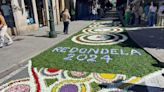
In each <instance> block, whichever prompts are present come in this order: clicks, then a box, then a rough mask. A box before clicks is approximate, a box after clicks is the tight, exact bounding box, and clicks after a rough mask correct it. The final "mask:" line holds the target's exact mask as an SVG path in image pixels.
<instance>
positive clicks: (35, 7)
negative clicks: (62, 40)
mask: <svg viewBox="0 0 164 92" xmlns="http://www.w3.org/2000/svg"><path fill="white" fill-rule="evenodd" d="M52 2H53V3H52V4H53V5H52V7H53V13H54V19H55V20H54V22H55V24H58V23H59V22H61V20H60V13H61V12H62V11H63V10H64V8H65V0H52ZM49 4H50V3H49V0H1V1H0V6H1V7H2V5H5V6H3V7H5V8H4V12H5V13H6V7H7V8H8V11H11V12H9V13H10V14H8V15H10V17H9V18H8V17H6V21H7V23H8V25H9V27H10V28H13V27H14V28H15V29H16V30H17V31H16V32H15V34H16V35H19V34H21V33H25V32H29V31H34V30H38V29H39V27H46V26H47V27H48V25H49V7H50V5H49ZM7 13H8V12H7ZM14 20H15V21H14Z"/></svg>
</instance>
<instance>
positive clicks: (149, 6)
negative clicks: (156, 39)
mask: <svg viewBox="0 0 164 92" xmlns="http://www.w3.org/2000/svg"><path fill="white" fill-rule="evenodd" d="M123 9H124V11H123V12H122V15H123V16H124V23H125V25H126V26H127V25H136V26H137V25H143V23H144V24H146V26H164V2H159V4H155V3H154V2H150V3H147V2H144V0H142V1H141V2H139V3H130V4H129V5H127V6H126V8H123ZM144 26H145V25H144Z"/></svg>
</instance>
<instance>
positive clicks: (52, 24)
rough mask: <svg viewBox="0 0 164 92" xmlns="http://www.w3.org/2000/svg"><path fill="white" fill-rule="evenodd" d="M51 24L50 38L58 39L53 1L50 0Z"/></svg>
mask: <svg viewBox="0 0 164 92" xmlns="http://www.w3.org/2000/svg"><path fill="white" fill-rule="evenodd" d="M49 4H50V5H49V17H50V20H49V24H50V32H49V37H50V38H56V37H57V34H56V32H55V24H54V16H53V6H52V0H49Z"/></svg>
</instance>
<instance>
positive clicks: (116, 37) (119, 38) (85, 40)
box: [72, 34, 128, 45]
mask: <svg viewBox="0 0 164 92" xmlns="http://www.w3.org/2000/svg"><path fill="white" fill-rule="evenodd" d="M127 39H128V37H127V36H125V35H123V34H99V35H94V34H91V35H90V34H80V35H77V36H74V37H73V38H72V41H73V42H75V43H78V44H82V45H113V44H118V43H122V42H124V41H126V40H127Z"/></svg>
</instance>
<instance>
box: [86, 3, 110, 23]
mask: <svg viewBox="0 0 164 92" xmlns="http://www.w3.org/2000/svg"><path fill="white" fill-rule="evenodd" d="M112 7H113V4H112V3H111V2H110V1H109V0H105V1H103V2H100V1H97V0H93V1H92V2H91V3H90V7H89V14H90V20H97V19H100V18H101V17H103V16H104V14H105V12H106V10H111V9H112Z"/></svg>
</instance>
